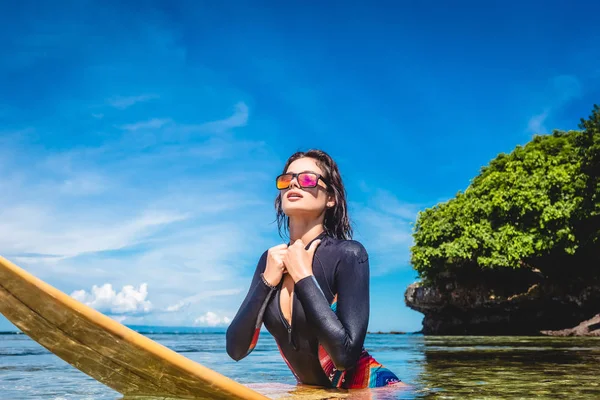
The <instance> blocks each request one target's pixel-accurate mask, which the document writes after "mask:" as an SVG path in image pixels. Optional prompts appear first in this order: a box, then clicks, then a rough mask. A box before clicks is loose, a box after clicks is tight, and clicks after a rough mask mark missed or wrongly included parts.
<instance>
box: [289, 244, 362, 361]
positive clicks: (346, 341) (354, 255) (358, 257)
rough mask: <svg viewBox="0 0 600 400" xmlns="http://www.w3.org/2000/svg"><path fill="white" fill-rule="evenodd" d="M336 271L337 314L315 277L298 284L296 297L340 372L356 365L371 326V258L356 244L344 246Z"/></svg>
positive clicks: (302, 280)
mask: <svg viewBox="0 0 600 400" xmlns="http://www.w3.org/2000/svg"><path fill="white" fill-rule="evenodd" d="M342 251H343V254H342V255H341V259H340V262H339V264H338V265H337V268H336V281H337V305H336V311H335V312H334V311H333V310H332V309H331V306H330V304H329V302H328V301H327V299H326V298H325V295H324V294H323V292H322V291H321V288H320V287H319V285H318V283H317V280H316V279H315V277H314V276H313V275H311V276H309V277H306V278H303V279H301V280H299V281H298V282H296V286H295V289H294V291H295V293H296V294H297V296H298V299H299V300H300V301H301V302H302V306H303V308H304V312H305V313H306V315H307V318H309V320H310V322H311V324H312V325H313V326H314V327H315V330H316V334H317V338H318V339H319V342H320V343H321V344H322V345H323V347H324V348H325V350H326V351H327V353H328V354H329V356H330V357H331V359H332V361H333V363H334V364H335V367H336V368H337V369H338V370H342V371H343V370H345V369H348V368H350V367H352V366H353V365H355V364H356V362H357V361H358V358H359V357H360V354H361V352H362V349H363V344H364V341H365V337H366V334H367V328H368V325H369V257H368V254H367V251H366V249H365V248H364V247H363V246H362V244H360V243H359V242H357V241H353V240H349V241H347V242H345V243H344V245H343V250H342Z"/></svg>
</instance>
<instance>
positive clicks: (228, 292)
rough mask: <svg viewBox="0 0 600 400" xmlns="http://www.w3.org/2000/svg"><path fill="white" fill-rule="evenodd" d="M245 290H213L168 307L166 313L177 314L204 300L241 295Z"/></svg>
mask: <svg viewBox="0 0 600 400" xmlns="http://www.w3.org/2000/svg"><path fill="white" fill-rule="evenodd" d="M242 291H243V289H225V290H213V291H208V292H201V293H197V294H195V295H193V296H189V297H186V298H185V299H183V300H180V301H179V302H177V303H176V304H173V305H170V306H168V307H167V308H166V309H165V311H166V312H177V311H180V310H181V309H183V308H187V307H189V306H190V305H193V304H196V303H198V302H200V301H201V300H204V299H210V298H214V297H216V296H231V295H235V294H238V293H241V292H242Z"/></svg>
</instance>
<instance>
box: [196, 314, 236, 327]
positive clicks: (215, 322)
mask: <svg viewBox="0 0 600 400" xmlns="http://www.w3.org/2000/svg"><path fill="white" fill-rule="evenodd" d="M230 322H231V318H229V317H225V316H219V315H217V314H215V313H214V312H212V311H207V312H206V314H204V315H201V316H200V317H198V318H196V319H195V320H194V325H205V326H219V325H226V324H228V323H230Z"/></svg>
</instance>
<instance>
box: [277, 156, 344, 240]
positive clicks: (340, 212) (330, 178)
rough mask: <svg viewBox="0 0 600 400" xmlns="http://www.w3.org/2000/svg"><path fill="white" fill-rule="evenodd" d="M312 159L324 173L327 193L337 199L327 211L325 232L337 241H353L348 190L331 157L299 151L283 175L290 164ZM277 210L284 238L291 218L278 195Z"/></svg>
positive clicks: (279, 225)
mask: <svg viewBox="0 0 600 400" xmlns="http://www.w3.org/2000/svg"><path fill="white" fill-rule="evenodd" d="M304 157H308V158H312V159H314V160H315V161H316V164H317V166H318V167H319V168H321V170H322V171H323V177H324V178H325V180H326V181H327V193H329V194H332V195H333V196H334V198H335V205H334V206H333V207H331V208H327V209H326V210H325V218H324V220H323V227H324V229H325V232H326V233H327V234H328V235H330V236H333V237H334V238H336V239H352V227H351V226H350V219H349V218H348V206H347V204H346V189H345V188H344V184H343V182H342V176H341V175H340V171H339V170H338V166H337V164H336V163H335V161H333V159H332V158H331V157H330V156H329V154H327V153H325V152H324V151H322V150H318V149H311V150H308V151H306V152H302V151H298V152H296V153H294V154H292V155H291V156H290V158H288V160H287V162H286V163H285V166H284V167H283V173H285V172H286V171H287V169H288V167H289V166H290V164H291V163H292V162H294V161H296V160H298V159H299V158H304ZM275 210H276V211H277V227H278V230H279V236H280V237H282V238H283V235H282V230H285V233H286V234H287V233H289V224H290V221H289V218H288V216H287V215H285V213H284V212H283V209H282V207H281V196H280V195H279V194H278V195H277V197H276V198H275Z"/></svg>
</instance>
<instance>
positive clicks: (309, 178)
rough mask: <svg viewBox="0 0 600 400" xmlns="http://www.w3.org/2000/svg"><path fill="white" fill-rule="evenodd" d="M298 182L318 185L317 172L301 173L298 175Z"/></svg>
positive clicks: (304, 184)
mask: <svg viewBox="0 0 600 400" xmlns="http://www.w3.org/2000/svg"><path fill="white" fill-rule="evenodd" d="M298 183H299V184H300V186H303V187H304V186H316V185H317V176H316V175H315V174H300V175H299V176H298Z"/></svg>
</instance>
